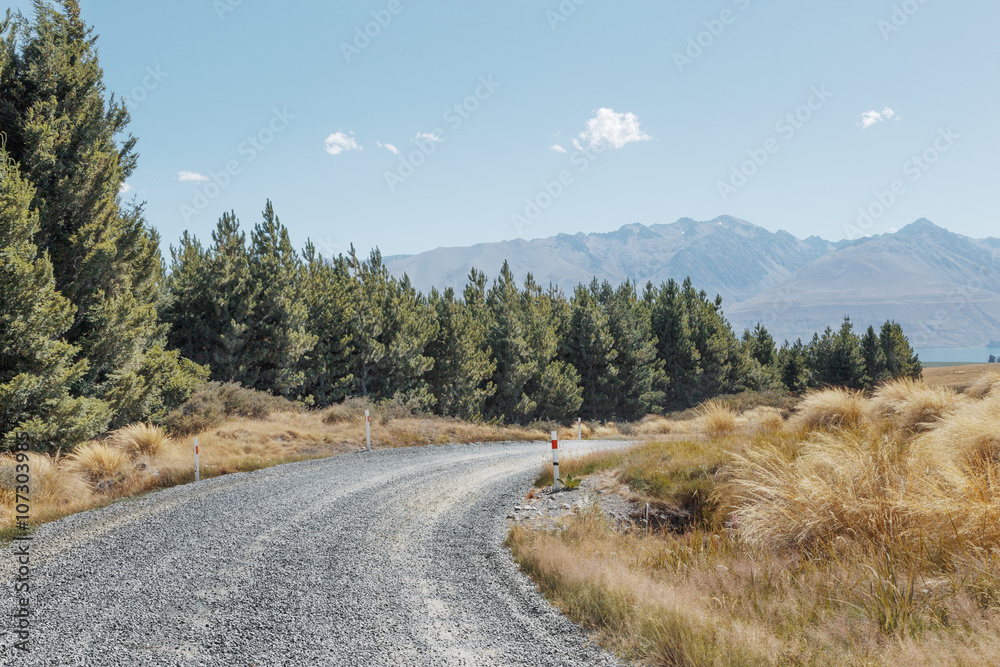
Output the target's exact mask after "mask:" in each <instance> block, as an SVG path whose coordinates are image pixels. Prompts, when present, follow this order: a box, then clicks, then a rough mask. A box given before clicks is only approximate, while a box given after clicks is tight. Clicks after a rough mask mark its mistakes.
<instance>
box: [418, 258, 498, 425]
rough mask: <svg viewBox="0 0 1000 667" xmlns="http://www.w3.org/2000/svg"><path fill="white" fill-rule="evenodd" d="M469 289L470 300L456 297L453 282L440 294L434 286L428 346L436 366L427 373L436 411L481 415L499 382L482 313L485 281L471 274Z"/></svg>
mask: <svg viewBox="0 0 1000 667" xmlns="http://www.w3.org/2000/svg"><path fill="white" fill-rule="evenodd" d="M471 278H472V280H473V282H470V284H469V287H468V288H467V289H466V291H465V293H466V296H467V298H468V301H466V302H464V303H463V302H462V301H460V300H457V299H456V298H455V292H454V290H453V289H451V288H450V287H449V288H448V289H446V290H445V291H444V294H440V293H438V292H437V290H433V291H432V292H431V296H430V304H431V307H432V308H433V309H434V312H435V314H436V317H437V323H438V332H437V335H436V336H435V338H434V340H433V341H431V343H430V345H429V346H428V347H427V356H429V357H431V358H432V359H434V367H433V368H432V369H431V370H430V371H429V372H428V374H427V381H428V384H429V386H430V390H431V393H432V394H433V395H434V397H435V405H434V409H435V412H437V413H438V414H443V415H455V416H457V417H461V418H463V419H470V420H478V419H481V418H482V416H483V414H484V408H485V404H486V399H487V398H488V397H490V396H491V395H492V394H493V392H494V391H496V387H495V386H494V385H493V383H492V382H490V381H489V378H490V377H491V376H492V375H493V373H494V371H495V370H496V364H495V363H494V362H493V361H492V359H491V358H490V357H491V356H492V350H490V348H489V345H488V344H487V342H486V330H487V326H486V322H485V321H484V318H483V317H482V309H483V305H484V304H483V297H484V293H483V289H484V283H483V282H478V283H477V282H474V281H475V280H476V274H475V273H474V274H473V275H472V276H471Z"/></svg>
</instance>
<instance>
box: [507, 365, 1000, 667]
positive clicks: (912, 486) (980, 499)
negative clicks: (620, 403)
mask: <svg viewBox="0 0 1000 667" xmlns="http://www.w3.org/2000/svg"><path fill="white" fill-rule="evenodd" d="M711 409H712V408H711V407H709V408H703V410H705V412H706V413H707V412H709V411H710V410H711ZM777 417H778V418H775V416H774V414H773V413H771V412H769V411H755V410H751V411H748V412H744V413H743V414H741V415H739V416H737V417H736V418H735V425H733V426H731V427H730V425H729V424H727V425H726V428H725V429H723V431H724V432H728V433H729V435H726V436H724V437H707V438H688V439H687V440H684V441H681V440H676V441H671V442H666V443H646V444H644V445H642V446H641V447H638V448H636V449H635V450H633V451H631V452H626V453H620V454H617V458H616V459H615V458H608V459H607V460H605V461H601V460H599V459H597V458H592V459H590V460H584V461H580V472H584V473H585V472H586V469H587V468H589V469H593V470H601V469H603V470H605V472H604V473H603V474H605V475H609V474H610V475H614V476H615V477H616V478H617V479H618V480H619V481H622V482H623V483H628V484H629V485H630V486H631V487H632V489H633V491H634V492H635V493H636V494H637V495H640V496H646V497H649V498H658V499H661V500H663V501H664V502H667V503H669V504H671V505H672V506H673V507H676V508H680V509H683V510H685V511H687V512H689V513H690V522H689V523H688V524H686V525H685V526H683V527H682V528H681V529H680V530H676V527H675V528H674V530H668V531H666V532H661V533H660V534H656V533H654V534H653V535H651V536H647V535H646V534H645V533H644V531H639V530H636V531H627V530H626V531H615V530H613V529H612V528H611V527H610V526H609V525H608V524H606V523H604V522H603V521H602V520H601V519H600V517H597V516H584V517H581V518H572V519H569V520H568V523H567V526H566V528H565V529H564V530H562V531H553V532H535V531H530V530H525V529H521V528H517V529H515V530H514V531H512V533H511V535H510V538H509V544H510V546H511V548H512V549H513V551H514V553H515V555H516V558H517V560H518V562H519V563H520V564H521V566H522V568H524V569H525V570H526V571H527V572H528V573H529V574H531V576H533V577H534V578H535V579H536V581H538V583H539V584H540V586H541V587H542V589H543V590H544V591H545V592H546V594H547V595H548V596H549V597H550V598H551V599H552V600H553V601H554V602H555V603H556V604H558V605H559V606H561V607H562V608H563V609H564V610H566V612H567V613H569V614H570V615H571V616H573V617H574V618H575V619H576V620H578V621H579V622H581V623H584V624H585V625H587V626H588V627H591V628H593V629H594V630H596V631H597V632H598V633H599V636H600V638H601V639H602V641H603V642H604V643H605V644H606V645H608V646H609V647H611V648H614V649H616V650H617V651H619V652H620V653H622V654H624V655H626V656H629V657H633V658H638V659H640V660H643V661H645V662H648V663H650V664H655V665H701V664H707V665H722V664H741V665H743V664H749V665H756V664H761V665H827V664H838V665H839V664H844V665H907V666H908V665H995V664H1000V396H998V394H997V392H995V391H991V390H987V391H980V392H971V393H970V392H966V393H965V394H964V395H959V394H957V393H956V392H954V391H952V390H950V389H947V388H931V387H927V386H926V385H925V384H923V383H921V382H911V381H901V382H895V383H891V384H889V385H886V386H885V387H882V388H881V389H880V390H878V391H877V392H876V393H875V394H874V396H873V397H871V398H865V397H864V396H863V395H861V394H855V393H852V392H846V391H835V390H825V391H821V392H815V393H813V394H811V395H810V396H808V397H807V398H806V401H804V402H803V404H802V405H801V406H800V408H799V410H798V411H797V413H796V414H795V415H794V416H793V418H792V419H791V420H790V421H789V423H787V424H784V423H782V422H780V421H778V419H780V413H779V414H778V415H777ZM645 424H655V425H656V428H657V429H666V428H669V427H664V426H662V425H660V423H659V419H654V418H650V419H648V420H646V421H645V422H644V424H640V425H639V426H638V428H642V427H643V426H644V425H645ZM702 427H704V424H703V425H702ZM646 428H652V427H650V426H646ZM571 465H573V464H572V463H571Z"/></svg>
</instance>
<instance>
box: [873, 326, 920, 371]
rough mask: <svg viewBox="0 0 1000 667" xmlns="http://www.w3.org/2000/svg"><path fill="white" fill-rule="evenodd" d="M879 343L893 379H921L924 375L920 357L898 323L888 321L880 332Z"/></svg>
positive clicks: (887, 368)
mask: <svg viewBox="0 0 1000 667" xmlns="http://www.w3.org/2000/svg"><path fill="white" fill-rule="evenodd" d="M879 341H880V342H881V343H882V352H883V353H884V354H885V366H886V370H887V371H888V373H889V375H890V376H891V377H894V378H898V377H907V378H913V379H915V380H916V379H919V378H920V376H921V374H922V373H923V367H922V366H921V365H920V357H919V356H917V353H916V352H914V350H913V348H912V347H910V341H909V340H908V339H907V338H906V336H905V335H904V334H903V327H901V326H900V325H899V324H898V323H897V322H892V321H887V322H886V323H885V324H883V325H882V330H881V331H880V332H879Z"/></svg>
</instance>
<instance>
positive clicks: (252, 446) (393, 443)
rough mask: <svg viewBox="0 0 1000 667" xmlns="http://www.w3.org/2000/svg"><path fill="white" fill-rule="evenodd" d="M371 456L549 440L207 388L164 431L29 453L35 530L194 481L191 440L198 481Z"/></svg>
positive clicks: (1, 459) (382, 406) (2, 488)
mask: <svg viewBox="0 0 1000 667" xmlns="http://www.w3.org/2000/svg"><path fill="white" fill-rule="evenodd" d="M365 410H368V411H369V412H370V413H371V421H372V448H374V449H384V448H392V447H410V446H418V445H434V444H445V443H452V442H494V441H508V440H519V441H520V440H546V439H547V438H548V437H549V434H548V432H547V431H545V430H543V429H541V428H522V427H510V426H501V425H494V424H486V423H471V422H463V421H460V420H457V419H447V418H442V417H437V416H433V415H426V414H421V413H419V412H418V411H416V410H414V408H413V406H411V405H407V404H405V403H400V402H394V401H387V402H383V403H375V402H373V401H370V400H365V399H349V400H347V401H345V402H343V403H340V404H337V405H335V406H331V407H329V408H326V409H322V410H318V409H308V408H306V407H305V406H303V405H301V404H297V403H293V402H292V401H289V400H287V399H283V398H276V397H274V396H271V395H269V394H265V393H263V392H259V391H254V390H251V389H245V388H243V387H240V386H239V385H238V384H219V383H208V384H206V385H203V386H201V387H200V388H198V389H197V390H196V391H195V392H194V394H193V396H192V397H191V399H190V400H189V401H188V402H187V403H185V404H184V405H183V406H181V407H180V408H178V409H177V410H175V411H173V412H172V413H170V414H169V415H168V416H167V418H166V428H164V427H160V426H156V425H149V424H143V423H137V424H133V425H131V426H127V427H124V428H121V429H117V430H115V431H112V432H110V433H108V434H106V435H105V436H104V437H102V438H100V439H95V440H90V441H87V442H84V443H82V444H80V445H78V446H77V447H74V448H72V449H68V450H66V451H56V452H54V453H43V452H31V453H30V454H29V455H28V456H29V462H28V465H29V466H30V476H31V477H30V479H31V482H30V484H31V487H30V488H31V522H30V524H31V525H32V526H37V525H38V524H41V523H44V522H47V521H52V520H55V519H58V518H60V517H63V516H66V515H68V514H72V513H74V512H80V511H83V510H87V509H93V508H95V507H100V506H103V505H106V504H108V503H110V502H113V501H115V500H118V499H121V498H125V497H129V496H134V495H137V494H141V493H144V492H147V491H152V490H155V489H161V488H167V487H171V486H175V485H178V484H186V483H189V482H192V481H194V451H193V439H192V438H193V436H195V435H197V436H198V438H199V449H200V459H201V476H202V478H203V479H204V478H207V477H216V476H219V475H224V474H228V473H234V472H246V471H250V470H257V469H260V468H266V467H270V466H274V465H278V464H281V463H290V462H293V461H301V460H306V459H314V458H322V457H327V456H333V455H337V454H343V453H347V452H353V451H358V450H359V449H361V448H363V447H364V446H365V443H366V441H365V425H364V424H365ZM16 473H17V470H16V461H15V458H14V455H13V454H3V455H0V536H13V535H15V534H17V531H16V530H15V516H16V513H15V507H16V502H15V489H16V487H17V482H16Z"/></svg>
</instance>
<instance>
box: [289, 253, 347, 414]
mask: <svg viewBox="0 0 1000 667" xmlns="http://www.w3.org/2000/svg"><path fill="white" fill-rule="evenodd" d="M353 283H354V280H353V278H352V277H351V273H350V267H349V266H348V262H347V260H346V259H345V258H344V257H343V256H339V257H336V258H333V259H327V258H324V257H322V256H320V255H319V254H318V253H317V252H316V247H315V246H314V245H313V244H312V243H311V242H310V243H307V244H306V247H305V251H304V253H303V276H302V294H303V299H304V301H305V306H306V312H307V313H308V317H307V320H306V331H307V333H308V334H309V335H311V336H313V337H315V339H316V345H315V346H314V347H313V348H312V349H311V350H310V351H309V352H307V353H306V354H305V356H304V357H303V358H302V360H301V368H302V371H303V374H304V377H305V385H304V387H303V389H302V391H303V393H305V394H307V395H309V396H312V397H313V400H314V401H315V402H316V404H317V405H330V404H331V403H334V402H336V401H339V400H341V399H343V398H344V397H345V396H347V395H348V394H349V392H350V389H351V384H352V383H353V382H354V375H353V374H352V373H351V365H352V364H351V362H352V359H351V355H352V354H353V353H354V332H353V329H352V327H351V321H352V319H353V317H354V315H353V312H352V311H353V304H352V296H353V293H354V284H353Z"/></svg>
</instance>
